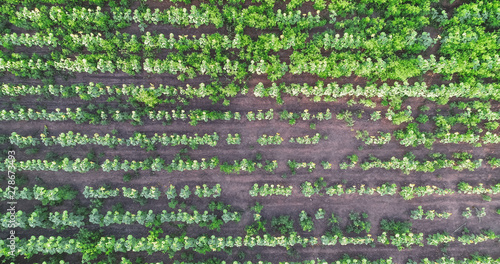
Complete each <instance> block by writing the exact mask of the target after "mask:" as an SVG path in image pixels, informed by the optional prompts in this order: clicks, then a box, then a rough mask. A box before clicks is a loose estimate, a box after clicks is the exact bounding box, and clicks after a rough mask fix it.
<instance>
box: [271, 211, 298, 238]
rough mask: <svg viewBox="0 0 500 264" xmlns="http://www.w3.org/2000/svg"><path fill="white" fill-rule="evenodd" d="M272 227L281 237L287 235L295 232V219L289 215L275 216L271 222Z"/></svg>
mask: <svg viewBox="0 0 500 264" xmlns="http://www.w3.org/2000/svg"><path fill="white" fill-rule="evenodd" d="M271 226H272V227H273V228H274V229H275V230H277V231H278V232H279V233H280V234H281V235H286V234H290V233H292V232H294V230H295V229H294V228H293V219H291V218H290V216H289V215H280V216H275V217H273V219H272V220H271Z"/></svg>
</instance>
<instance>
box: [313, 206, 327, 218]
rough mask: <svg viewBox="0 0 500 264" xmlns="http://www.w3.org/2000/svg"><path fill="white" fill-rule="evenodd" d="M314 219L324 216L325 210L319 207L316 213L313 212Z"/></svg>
mask: <svg viewBox="0 0 500 264" xmlns="http://www.w3.org/2000/svg"><path fill="white" fill-rule="evenodd" d="M314 216H315V218H316V220H319V219H323V218H325V211H324V210H323V209H322V208H319V209H318V211H317V212H316V214H314Z"/></svg>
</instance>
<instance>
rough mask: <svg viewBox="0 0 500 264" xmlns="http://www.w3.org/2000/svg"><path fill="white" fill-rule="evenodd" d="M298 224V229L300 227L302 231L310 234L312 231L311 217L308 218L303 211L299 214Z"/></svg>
mask: <svg viewBox="0 0 500 264" xmlns="http://www.w3.org/2000/svg"><path fill="white" fill-rule="evenodd" d="M299 223H300V227H302V231H306V232H311V231H313V230H314V223H313V220H312V217H310V216H309V215H308V214H307V213H306V212H305V211H303V210H302V211H301V212H300V214H299Z"/></svg>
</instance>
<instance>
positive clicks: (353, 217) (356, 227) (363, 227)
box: [345, 212, 371, 234]
mask: <svg viewBox="0 0 500 264" xmlns="http://www.w3.org/2000/svg"><path fill="white" fill-rule="evenodd" d="M367 218H368V215H367V214H366V213H356V212H350V213H349V220H350V221H351V223H350V224H349V225H347V226H346V229H345V230H346V232H347V233H351V232H354V233H356V234H359V233H361V232H363V231H365V232H366V233H369V232H370V229H371V223H370V221H364V220H363V219H367Z"/></svg>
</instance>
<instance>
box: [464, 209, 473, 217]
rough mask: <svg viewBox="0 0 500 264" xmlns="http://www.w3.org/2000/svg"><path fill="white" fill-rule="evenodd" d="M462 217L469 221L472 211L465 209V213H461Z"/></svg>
mask: <svg viewBox="0 0 500 264" xmlns="http://www.w3.org/2000/svg"><path fill="white" fill-rule="evenodd" d="M462 216H463V217H465V218H467V219H469V218H470V217H471V216H472V210H471V209H470V208H469V207H467V208H465V211H463V212H462Z"/></svg>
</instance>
